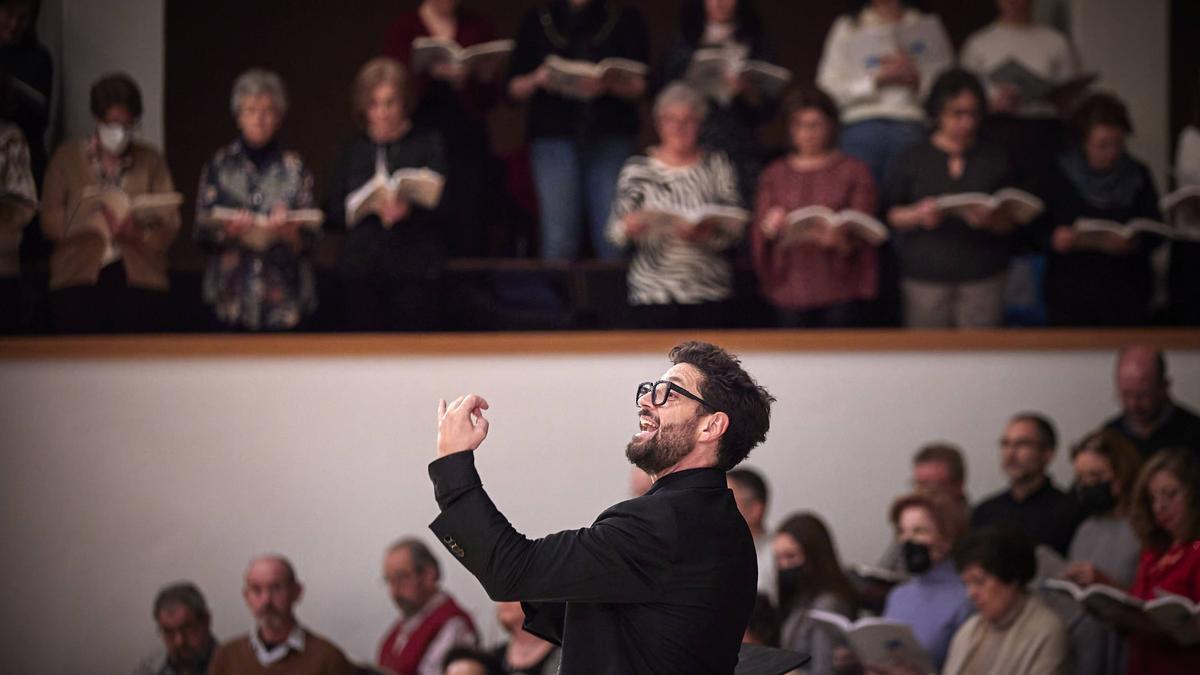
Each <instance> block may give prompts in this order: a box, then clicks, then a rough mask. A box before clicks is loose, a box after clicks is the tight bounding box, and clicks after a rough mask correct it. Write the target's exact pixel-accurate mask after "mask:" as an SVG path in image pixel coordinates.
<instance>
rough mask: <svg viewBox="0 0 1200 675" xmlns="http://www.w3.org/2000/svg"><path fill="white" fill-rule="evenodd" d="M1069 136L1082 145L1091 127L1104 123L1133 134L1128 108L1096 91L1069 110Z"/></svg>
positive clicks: (1090, 131) (1111, 97)
mask: <svg viewBox="0 0 1200 675" xmlns="http://www.w3.org/2000/svg"><path fill="white" fill-rule="evenodd" d="M1069 124H1070V128H1071V137H1072V138H1073V139H1074V141H1075V143H1077V144H1079V145H1083V143H1084V141H1086V140H1087V137H1088V134H1090V133H1092V129H1093V128H1095V127H1097V126H1100V125H1104V126H1109V127H1116V128H1118V129H1120V130H1121V131H1124V132H1125V133H1126V134H1129V135H1132V134H1133V122H1131V121H1130V120H1129V108H1127V107H1125V103H1124V102H1123V101H1122V100H1121V99H1119V98H1117V97H1116V96H1113V95H1112V94H1106V93H1104V92H1096V93H1094V94H1092V95H1090V96H1088V97H1087V98H1085V99H1083V100H1082V101H1080V102H1079V105H1077V106H1075V109H1074V110H1073V111H1071V117H1070V120H1069Z"/></svg>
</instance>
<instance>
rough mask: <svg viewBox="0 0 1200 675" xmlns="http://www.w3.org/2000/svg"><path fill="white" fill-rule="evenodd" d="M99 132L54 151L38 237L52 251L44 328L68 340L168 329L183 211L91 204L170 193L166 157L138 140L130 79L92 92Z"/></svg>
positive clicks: (138, 100) (114, 77)
mask: <svg viewBox="0 0 1200 675" xmlns="http://www.w3.org/2000/svg"><path fill="white" fill-rule="evenodd" d="M90 98H91V111H92V117H93V118H94V120H95V124H96V127H95V131H93V132H92V134H91V135H90V136H88V137H87V138H81V139H75V140H70V141H67V142H65V143H63V144H62V145H60V146H59V148H58V150H57V151H55V153H54V157H53V158H51V160H50V165H49V167H47V169H46V183H45V187H44V189H43V191H42V217H41V223H42V232H43V233H44V234H45V235H46V238H47V239H48V240H49V241H50V242H51V243H52V245H53V251H52V253H51V255H50V321H51V324H52V326H53V327H54V329H55V330H57V331H59V332H64V333H95V332H113V331H115V332H144V331H157V330H162V329H164V328H166V325H167V311H168V304H167V300H168V293H167V288H168V279H167V248H168V247H169V246H170V245H171V242H172V241H174V240H175V235H176V234H178V233H179V209H178V208H177V207H170V208H164V209H158V210H155V211H152V212H148V213H144V214H135V213H133V212H129V213H125V212H123V211H122V210H121V209H119V208H118V207H116V206H115V205H112V206H110V204H109V202H108V201H101V200H100V199H93V198H92V196H93V195H97V194H100V193H106V192H108V191H123V192H124V193H125V194H126V195H128V196H129V197H130V198H135V197H138V196H140V195H147V194H163V193H173V192H175V185H174V183H172V181H171V171H170V169H169V168H168V167H167V162H166V160H164V159H163V156H162V154H161V153H160V152H159V151H158V150H156V149H154V148H152V147H150V146H149V145H146V144H144V143H141V142H136V141H134V131H135V129H137V125H138V121H139V120H140V119H141V117H142V94H141V91H139V90H138V86H137V83H135V82H134V81H133V80H132V79H130V77H129V76H128V75H125V74H124V73H116V74H111V75H105V76H104V77H102V78H100V79H99V80H97V81H96V83H95V84H93V85H92V89H91V95H90Z"/></svg>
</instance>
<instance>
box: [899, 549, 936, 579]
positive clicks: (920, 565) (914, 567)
mask: <svg viewBox="0 0 1200 675" xmlns="http://www.w3.org/2000/svg"><path fill="white" fill-rule="evenodd" d="M931 567H933V558H930V557H929V547H928V546H926V545H925V544H918V543H917V542H915V541H906V542H904V569H906V570H908V573H909V574H924V573H926V572H928V571H929V568H931Z"/></svg>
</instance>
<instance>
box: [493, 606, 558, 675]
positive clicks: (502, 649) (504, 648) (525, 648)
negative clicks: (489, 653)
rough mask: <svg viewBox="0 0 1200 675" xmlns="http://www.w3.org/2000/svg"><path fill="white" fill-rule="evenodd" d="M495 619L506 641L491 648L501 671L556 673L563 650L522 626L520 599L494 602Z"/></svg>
mask: <svg viewBox="0 0 1200 675" xmlns="http://www.w3.org/2000/svg"><path fill="white" fill-rule="evenodd" d="M496 619H497V620H498V621H499V623H500V628H502V629H504V632H505V633H508V642H505V643H504V644H502V645H500V646H499V647H497V648H496V650H495V651H494V652H493V656H495V658H496V660H497V661H499V663H500V665H501V666H502V667H503V672H505V673H513V674H514V675H557V674H558V664H559V662H560V661H561V659H562V654H561V653H560V652H559V649H558V647H557V646H555V645H554V644H553V643H550V642H546V641H545V640H543V639H542V638H540V637H538V636H536V635H534V634H533V633H530V632H528V631H526V630H525V628H524V624H525V611H524V610H523V609H521V603H519V602H497V603H496Z"/></svg>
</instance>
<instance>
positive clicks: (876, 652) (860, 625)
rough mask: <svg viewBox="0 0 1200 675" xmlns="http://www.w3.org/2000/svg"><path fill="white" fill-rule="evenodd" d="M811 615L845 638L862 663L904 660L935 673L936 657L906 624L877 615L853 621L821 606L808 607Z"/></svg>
mask: <svg viewBox="0 0 1200 675" xmlns="http://www.w3.org/2000/svg"><path fill="white" fill-rule="evenodd" d="M808 617H809V618H810V619H812V620H813V621H815V622H816V623H817V624H818V625H820V626H821V627H822V628H825V629H826V630H829V631H832V632H833V633H834V634H835V635H838V636H839V637H841V638H842V639H843V640H845V642H846V643H847V644H849V645H850V649H851V650H852V651H853V652H854V655H855V656H857V657H858V660H859V662H860V663H874V664H879V665H883V666H890V665H893V664H895V663H902V664H907V665H908V666H910V667H912V668H915V669H916V671H917V672H920V673H932V672H934V668H933V660H932V659H930V658H929V653H928V652H926V651H925V648H924V647H922V646H921V643H920V642H917V637H916V636H915V635H913V632H912V628H911V627H909V625H908V624H906V623H900V622H899V621H891V620H888V619H880V618H877V617H865V618H862V619H859V620H858V621H853V622H852V621H850V620H849V619H847V618H846V617H844V616H842V615H841V614H835V613H833V612H823V611H821V610H819V609H811V610H808Z"/></svg>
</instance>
